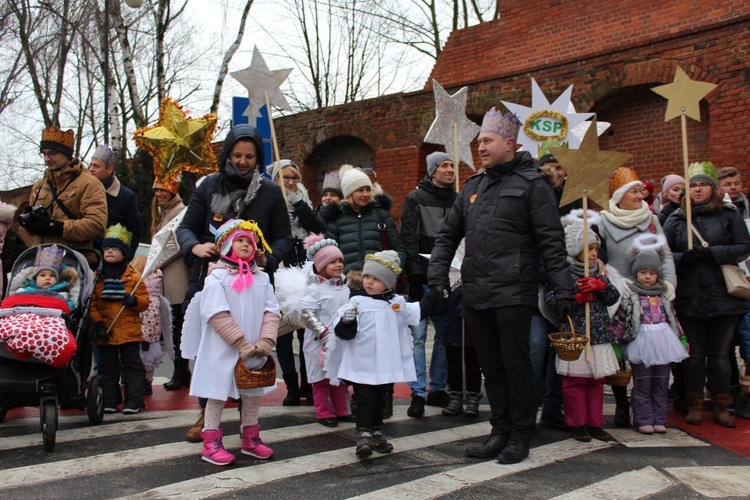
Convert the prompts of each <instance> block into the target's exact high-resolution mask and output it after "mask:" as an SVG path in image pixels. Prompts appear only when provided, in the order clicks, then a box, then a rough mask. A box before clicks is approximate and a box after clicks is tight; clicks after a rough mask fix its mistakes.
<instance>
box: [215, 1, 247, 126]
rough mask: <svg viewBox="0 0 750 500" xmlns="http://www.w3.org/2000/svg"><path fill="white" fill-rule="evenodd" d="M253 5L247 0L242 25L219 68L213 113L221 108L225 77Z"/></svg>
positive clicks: (243, 34) (240, 41)
mask: <svg viewBox="0 0 750 500" xmlns="http://www.w3.org/2000/svg"><path fill="white" fill-rule="evenodd" d="M252 6H253V0H247V1H246V2H245V8H244V9H243V10H242V15H241V16H240V26H239V28H238V29H237V36H236V37H235V39H234V42H233V43H232V45H230V46H229V48H228V49H227V51H226V52H225V53H224V58H223V59H222V61H221V67H220V68H219V75H218V77H217V78H216V86H215V87H214V97H213V100H212V101H211V113H216V112H217V111H218V110H219V99H220V98H221V89H222V88H223V87H224V79H225V78H226V77H227V73H228V72H229V63H230V61H231V60H232V57H234V54H235V53H236V52H237V49H239V48H240V44H241V43H242V39H243V38H244V36H245V23H246V22H247V16H248V14H250V7H252Z"/></svg>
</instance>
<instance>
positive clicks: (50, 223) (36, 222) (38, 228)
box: [25, 212, 63, 236]
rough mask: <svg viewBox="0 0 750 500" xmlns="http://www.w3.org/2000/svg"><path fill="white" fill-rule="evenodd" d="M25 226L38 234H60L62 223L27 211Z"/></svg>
mask: <svg viewBox="0 0 750 500" xmlns="http://www.w3.org/2000/svg"><path fill="white" fill-rule="evenodd" d="M27 215H28V220H27V221H26V225H25V228H26V230H27V231H28V232H30V233H34V234H36V235H38V236H62V233H63V223H62V222H60V221H57V220H54V219H50V218H49V217H47V216H45V215H41V214H36V213H33V212H32V213H29V214H27Z"/></svg>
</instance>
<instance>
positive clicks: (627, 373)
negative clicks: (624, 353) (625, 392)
mask: <svg viewBox="0 0 750 500" xmlns="http://www.w3.org/2000/svg"><path fill="white" fill-rule="evenodd" d="M632 376H633V370H631V369H630V368H628V369H627V370H617V372H615V374H614V375H607V376H606V377H604V383H605V384H607V385H616V386H623V387H626V386H627V385H628V384H629V383H630V378H631V377H632Z"/></svg>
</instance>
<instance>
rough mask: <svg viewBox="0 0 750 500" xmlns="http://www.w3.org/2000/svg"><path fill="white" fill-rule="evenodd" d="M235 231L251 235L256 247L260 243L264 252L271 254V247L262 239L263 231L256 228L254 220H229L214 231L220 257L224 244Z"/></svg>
mask: <svg viewBox="0 0 750 500" xmlns="http://www.w3.org/2000/svg"><path fill="white" fill-rule="evenodd" d="M236 231H243V232H250V233H252V234H253V240H254V242H255V243H256V245H257V244H258V243H260V244H261V245H262V246H263V250H264V251H266V252H268V253H273V250H271V247H270V246H268V243H266V239H265V238H264V237H263V231H261V230H260V227H258V224H257V223H256V222H255V221H254V220H242V219H231V220H228V221H226V222H225V223H224V224H222V225H221V226H219V229H218V230H217V231H216V246H217V247H218V248H219V252H220V253H221V254H222V255H224V251H223V250H224V249H223V246H224V243H226V242H227V240H228V239H229V237H230V236H232V234H233V233H235V232H236Z"/></svg>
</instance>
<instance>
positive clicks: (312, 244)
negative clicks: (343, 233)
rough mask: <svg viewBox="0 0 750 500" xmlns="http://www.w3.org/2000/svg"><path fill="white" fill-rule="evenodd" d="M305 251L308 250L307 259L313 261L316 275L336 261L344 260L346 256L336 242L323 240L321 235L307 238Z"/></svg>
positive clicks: (312, 235)
mask: <svg viewBox="0 0 750 500" xmlns="http://www.w3.org/2000/svg"><path fill="white" fill-rule="evenodd" d="M305 249H307V259H308V260H311V261H313V266H315V273H316V274H319V273H320V272H321V271H322V270H323V269H325V268H326V266H327V265H328V264H330V263H331V262H333V261H334V260H336V259H341V260H343V259H344V254H343V253H341V250H339V244H338V243H336V240H332V239H330V238H323V236H322V235H320V234H311V235H310V236H308V237H307V238H305Z"/></svg>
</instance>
